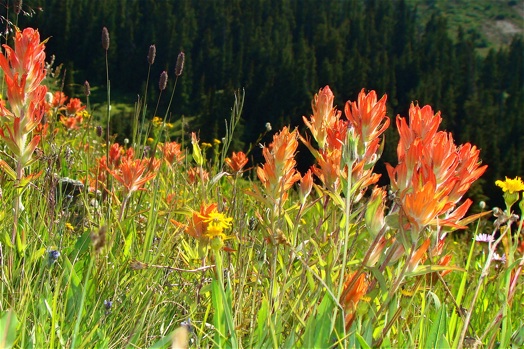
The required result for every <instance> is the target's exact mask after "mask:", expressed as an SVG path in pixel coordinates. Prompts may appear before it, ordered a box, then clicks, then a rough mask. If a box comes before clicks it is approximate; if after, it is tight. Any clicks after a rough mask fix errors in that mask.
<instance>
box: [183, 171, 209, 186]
mask: <svg viewBox="0 0 524 349" xmlns="http://www.w3.org/2000/svg"><path fill="white" fill-rule="evenodd" d="M198 181H201V182H202V183H205V182H207V181H209V172H207V171H206V170H204V169H203V168H202V167H191V168H190V169H189V170H187V182H188V183H189V184H195V183H197V182H198Z"/></svg>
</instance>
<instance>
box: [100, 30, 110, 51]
mask: <svg viewBox="0 0 524 349" xmlns="http://www.w3.org/2000/svg"><path fill="white" fill-rule="evenodd" d="M102 47H103V48H104V50H106V51H107V50H109V31H108V30H107V28H106V27H104V28H102Z"/></svg>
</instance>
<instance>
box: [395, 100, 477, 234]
mask: <svg viewBox="0 0 524 349" xmlns="http://www.w3.org/2000/svg"><path fill="white" fill-rule="evenodd" d="M409 118H410V120H409V125H408V123H407V122H406V120H405V119H404V118H402V117H400V116H397V127H398V131H399V134H400V140H399V144H398V147H397V155H398V165H397V166H396V167H393V166H391V165H389V164H386V168H387V171H388V174H389V177H390V180H391V188H392V189H393V191H395V193H396V195H397V196H398V199H399V202H400V204H401V206H402V207H401V209H402V211H403V214H404V215H405V216H406V217H407V218H408V220H409V222H410V223H411V229H412V233H414V235H412V236H413V238H415V236H416V234H417V233H418V232H420V231H421V230H422V229H424V227H425V226H427V225H438V226H452V227H454V228H464V227H463V226H460V225H459V224H457V222H458V221H459V220H460V219H462V217H463V216H464V215H465V214H466V212H467V209H468V208H469V206H470V205H471V201H470V200H466V202H465V203H464V204H463V205H461V206H460V207H458V208H456V204H457V202H458V201H459V200H460V199H461V198H462V196H463V195H464V194H465V193H466V191H467V190H468V189H469V187H470V186H471V184H472V183H473V182H474V181H475V180H477V179H478V178H479V177H480V176H481V175H482V174H483V173H484V171H485V170H486V167H487V166H480V161H479V150H478V149H477V148H476V147H474V146H471V145H470V144H469V143H466V144H464V145H462V146H459V147H457V146H456V145H455V143H454V140H453V137H452V136H451V134H449V133H446V132H443V131H438V127H439V125H440V122H441V120H442V119H441V117H440V113H437V114H434V113H433V110H432V109H431V107H430V106H425V107H423V108H420V107H418V106H415V105H414V104H411V107H410V110H409Z"/></svg>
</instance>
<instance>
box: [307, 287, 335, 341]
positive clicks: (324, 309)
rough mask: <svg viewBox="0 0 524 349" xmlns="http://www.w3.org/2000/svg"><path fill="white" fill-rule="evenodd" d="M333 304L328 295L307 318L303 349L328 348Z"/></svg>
mask: <svg viewBox="0 0 524 349" xmlns="http://www.w3.org/2000/svg"><path fill="white" fill-rule="evenodd" d="M334 307H335V304H334V302H333V299H332V298H331V296H330V295H329V293H327V292H326V293H325V294H324V298H323V299H322V302H321V303H320V305H319V306H318V307H317V309H316V311H315V312H314V313H313V314H312V315H311V316H310V317H309V319H308V321H307V324H306V329H305V332H304V343H303V347H304V348H328V347H329V346H330V344H331V316H332V314H333V308H334Z"/></svg>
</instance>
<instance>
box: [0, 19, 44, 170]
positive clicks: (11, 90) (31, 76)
mask: <svg viewBox="0 0 524 349" xmlns="http://www.w3.org/2000/svg"><path fill="white" fill-rule="evenodd" d="M3 47H4V49H5V56H4V55H0V68H1V69H2V72H3V75H4V79H5V83H6V89H7V97H8V101H9V103H8V104H9V105H8V106H6V105H5V104H3V103H2V104H0V118H2V120H1V122H0V124H1V125H2V127H1V128H0V137H1V138H3V139H4V141H5V142H6V145H7V147H8V148H9V150H10V151H11V152H12V153H13V157H14V159H15V160H16V161H17V162H18V164H17V175H16V177H17V178H16V179H17V180H20V179H21V178H22V177H23V175H24V174H23V171H24V167H26V166H27V165H28V164H29V163H30V162H31V160H32V155H33V152H34V150H35V149H36V146H37V145H38V143H39V141H40V136H35V137H33V138H32V139H30V135H31V132H32V131H33V130H34V129H35V128H36V127H37V126H38V125H39V124H40V122H41V120H42V118H43V116H44V113H45V94H46V92H47V88H46V87H45V86H43V85H40V84H41V82H42V80H43V79H44V77H45V69H44V65H45V52H44V48H45V46H44V43H43V42H40V34H39V33H38V31H37V30H34V29H32V28H26V29H24V30H23V31H22V32H21V31H19V30H18V29H17V32H16V34H15V37H14V49H12V48H11V47H9V46H8V45H3ZM4 164H5V163H3V165H4ZM7 166H8V165H7V164H5V167H4V166H2V167H4V168H5V169H7ZM8 173H10V174H13V173H14V171H8ZM13 179H15V178H13Z"/></svg>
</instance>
